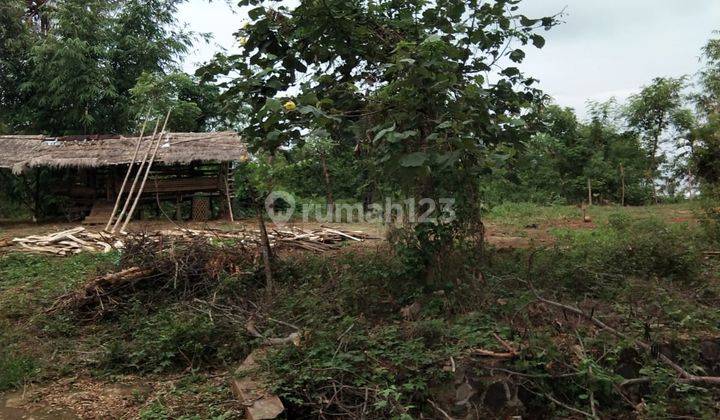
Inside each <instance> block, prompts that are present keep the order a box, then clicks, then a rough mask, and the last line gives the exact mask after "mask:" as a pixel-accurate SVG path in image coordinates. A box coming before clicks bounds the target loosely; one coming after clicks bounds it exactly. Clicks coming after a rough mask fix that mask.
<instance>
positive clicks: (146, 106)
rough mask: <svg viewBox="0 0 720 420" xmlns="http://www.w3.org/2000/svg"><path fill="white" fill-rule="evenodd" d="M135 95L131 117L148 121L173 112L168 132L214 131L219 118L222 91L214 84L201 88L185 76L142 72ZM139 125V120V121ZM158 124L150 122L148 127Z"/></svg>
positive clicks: (133, 91) (176, 73)
mask: <svg viewBox="0 0 720 420" xmlns="http://www.w3.org/2000/svg"><path fill="white" fill-rule="evenodd" d="M130 95H131V96H132V105H131V110H132V111H131V114H132V115H136V116H138V118H139V119H140V120H141V121H143V122H144V121H145V115H144V114H143V113H146V114H150V115H153V116H158V115H159V116H162V115H163V114H164V113H166V112H167V110H169V109H172V114H171V116H170V120H169V121H168V127H167V129H168V130H170V131H180V132H200V131H205V130H207V129H211V128H213V125H215V124H217V123H218V121H216V120H215V119H216V118H217V115H219V113H220V111H219V109H218V103H217V97H218V95H219V92H218V90H217V88H216V87H214V86H211V85H201V84H200V83H199V82H198V81H197V80H195V78H193V77H192V76H189V75H187V74H185V73H179V72H173V73H170V74H163V73H147V72H145V73H142V74H141V75H140V77H139V78H138V79H137V83H136V84H135V86H133V87H132V89H130ZM138 123H139V121H138ZM154 123H155V121H153V119H150V120H149V121H148V125H149V126H150V127H152V126H153V124H154Z"/></svg>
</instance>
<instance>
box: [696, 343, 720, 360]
mask: <svg viewBox="0 0 720 420" xmlns="http://www.w3.org/2000/svg"><path fill="white" fill-rule="evenodd" d="M700 356H701V357H702V359H703V360H704V361H706V362H717V361H718V360H720V344H718V343H717V342H716V341H710V340H705V341H703V342H702V343H700Z"/></svg>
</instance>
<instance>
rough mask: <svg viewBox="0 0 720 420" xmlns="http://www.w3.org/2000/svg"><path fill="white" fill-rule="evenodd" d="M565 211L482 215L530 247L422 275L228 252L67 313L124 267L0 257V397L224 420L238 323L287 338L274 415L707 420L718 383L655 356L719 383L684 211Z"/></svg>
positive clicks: (706, 252)
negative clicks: (267, 268)
mask: <svg viewBox="0 0 720 420" xmlns="http://www.w3.org/2000/svg"><path fill="white" fill-rule="evenodd" d="M578 211H579V209H577V208H571V207H562V208H539V207H536V206H530V205H508V206H503V207H500V208H495V209H493V210H492V211H491V212H490V213H489V214H488V217H487V219H486V220H487V221H488V224H489V226H490V229H489V230H490V231H491V234H492V231H493V229H495V231H496V232H503V234H505V235H515V236H519V237H521V236H522V235H526V236H530V237H532V236H533V235H539V234H538V231H539V232H541V235H542V238H543V239H549V240H547V241H546V242H541V241H534V240H530V241H528V242H526V243H524V245H523V246H522V247H508V246H505V244H499V245H498V244H496V245H495V246H490V247H489V248H488V249H487V250H486V253H485V258H484V260H482V261H478V260H477V259H476V258H475V257H471V256H470V254H469V253H465V252H464V251H462V250H458V251H455V252H452V253H450V254H448V255H447V256H446V258H444V264H445V265H444V266H443V267H441V268H440V269H436V270H435V271H434V274H433V275H431V276H430V275H427V272H425V270H424V268H422V267H419V266H418V265H417V264H415V261H416V260H414V259H413V255H412V250H403V249H390V247H389V245H388V244H386V243H384V242H382V243H376V244H373V245H366V246H361V247H348V248H346V249H342V250H339V251H335V252H332V253H329V254H322V255H311V254H296V253H293V254H289V255H288V254H281V255H280V256H279V258H278V261H277V268H276V273H275V275H276V281H277V287H276V290H275V291H274V293H272V294H271V295H268V294H267V293H266V292H265V290H263V285H264V279H263V275H262V270H261V269H260V267H258V266H257V264H255V263H253V262H252V261H251V260H243V261H242V262H240V263H237V264H235V263H234V264H230V265H227V264H226V265H223V266H222V267H224V270H220V272H218V270H217V266H214V267H215V268H214V270H213V272H212V275H210V274H208V276H207V278H212V281H207V280H205V279H204V280H202V281H203V287H199V288H195V289H193V291H192V293H187V292H182V293H180V292H178V291H177V288H178V286H177V284H178V283H177V278H175V279H170V278H167V276H165V277H160V278H156V279H153V280H151V283H144V284H138V285H136V286H134V287H132V288H129V289H127V290H123V291H122V293H120V294H118V295H116V296H113V301H112V307H101V306H103V305H102V304H99V305H97V307H95V308H87V307H86V308H84V309H83V311H82V312H79V311H61V312H58V313H47V312H46V309H47V308H49V307H51V306H52V304H53V302H55V300H56V299H57V297H58V296H61V295H63V294H65V293H67V292H68V291H72V290H75V289H76V288H77V287H79V286H80V285H82V284H83V283H84V282H85V281H86V280H87V279H89V278H91V277H93V276H95V275H97V274H104V273H107V272H111V271H114V270H116V269H117V268H119V267H121V266H123V265H124V264H128V263H133V262H135V263H137V262H138V261H137V260H136V261H127V259H128V256H120V255H118V254H110V255H105V256H92V255H78V256H74V257H69V258H64V259H59V258H50V257H41V256H32V255H27V254H9V255H4V256H0V391H5V392H8V393H10V394H11V395H16V394H17V393H18V392H21V391H22V390H24V392H25V395H26V397H25V399H24V401H26V407H25V408H27V409H28V410H32V409H33V404H36V405H38V406H43V405H45V406H44V407H43V409H47V408H48V407H47V405H48V404H50V405H52V406H53V407H61V408H63V409H64V410H65V411H67V410H69V411H70V412H72V413H73V415H74V416H77V417H80V418H92V417H93V416H97V415H98V413H100V415H105V416H112V417H126V418H136V417H140V418H146V419H162V418H188V419H189V418H218V419H220V418H235V417H237V416H238V415H239V414H240V413H241V411H242V408H243V407H242V406H241V405H240V404H238V403H237V402H236V401H234V400H233V399H232V397H231V395H230V392H229V387H228V386H227V381H228V380H229V378H230V377H231V375H232V372H233V369H234V368H235V367H237V365H238V364H239V363H240V362H241V361H242V360H243V359H244V358H245V357H246V356H247V355H248V354H249V353H250V352H251V351H253V350H254V349H257V348H259V347H261V346H263V342H262V341H263V340H262V339H258V338H255V337H253V336H251V335H249V334H247V333H246V328H245V327H246V325H247V322H248V321H249V320H251V321H252V322H253V323H254V325H255V326H256V328H257V329H258V330H259V331H261V332H262V334H263V335H265V336H266V337H284V336H286V335H288V334H289V333H291V332H296V331H298V330H299V332H301V335H302V338H301V344H300V346H297V347H296V346H292V345H288V346H278V347H274V348H272V349H271V350H270V351H269V352H268V353H267V356H266V357H265V358H264V359H263V360H262V361H261V366H262V374H263V375H264V376H265V378H266V380H267V381H268V385H269V386H270V387H271V389H272V390H273V391H275V392H276V393H277V394H278V395H279V396H280V397H281V398H282V399H283V402H284V403H285V405H286V407H287V409H288V416H289V417H290V418H316V417H324V418H331V417H365V418H418V417H421V416H424V417H425V418H441V417H445V416H446V415H447V416H452V417H463V416H467V415H471V416H476V417H478V418H488V417H489V418H502V417H505V416H508V415H523V416H524V417H528V418H553V417H569V418H582V417H584V416H597V417H603V418H638V417H641V418H656V417H668V416H676V417H685V418H690V417H692V418H717V416H718V415H719V414H720V405H719V403H718V401H720V400H719V399H718V397H719V396H720V394H719V393H718V389H716V388H713V387H707V386H700V385H698V384H692V383H687V382H686V381H682V380H680V379H679V378H678V376H677V374H676V373H675V372H674V371H673V370H672V369H670V368H669V367H668V366H667V365H666V364H663V363H662V362H661V361H659V359H658V355H659V354H664V355H666V356H667V357H670V358H671V359H672V360H674V361H675V362H677V363H678V364H679V365H681V366H683V367H684V368H685V369H686V370H688V371H690V372H691V373H693V374H696V375H720V313H718V311H717V307H718V306H719V305H720V281H719V280H718V270H719V269H720V261H718V260H717V258H720V257H718V256H717V255H716V254H715V253H713V252H712V251H715V250H716V244H715V243H713V242H712V241H711V240H709V239H708V238H707V237H706V236H705V234H704V232H703V230H702V229H701V227H700V225H698V224H697V223H696V222H695V218H694V213H693V208H692V207H691V205H688V204H683V205H673V206H659V207H653V208H636V209H628V208H610V207H608V208H604V207H593V208H592V209H591V210H590V212H591V213H590V214H591V216H592V218H593V221H592V226H587V224H585V223H584V222H582V220H580V221H579V222H578V219H579V218H578ZM531 239H532V238H531ZM228 246H230V247H231V246H232V245H228V244H224V245H222V246H220V245H218V247H217V252H218V253H222V252H224V250H225V247H228ZM178 252H183V251H182V250H179V251H178ZM188 252H193V253H197V252H196V250H188ZM207 252H213V250H212V249H210V250H209V251H207ZM140 254H141V253H140ZM223 261H224V260H223ZM187 278H188V279H191V280H192V279H193V278H195V277H193V276H188V277H187ZM418 279H423V280H422V281H421V280H418ZM198 281H199V280H198ZM538 295H539V296H542V297H544V298H546V299H551V300H554V301H557V302H562V303H564V304H566V305H571V306H575V307H579V308H581V309H582V310H583V311H585V313H586V314H589V315H592V316H593V317H595V318H597V319H601V320H602V321H603V322H605V323H607V324H609V325H611V326H612V327H613V328H615V329H617V330H620V331H621V332H623V333H624V334H626V336H627V338H629V339H627V338H618V337H617V336H614V335H612V334H610V333H608V332H607V331H603V330H601V329H599V328H597V327H596V326H595V325H593V324H592V323H591V322H588V320H587V319H586V318H584V317H581V316H578V315H577V314H573V313H572V312H568V311H563V310H561V309H558V308H557V307H554V306H552V305H547V304H544V303H542V302H540V301H539V300H538ZM93 313H95V314H98V313H99V314H101V315H102V316H99V317H89V316H88V315H93ZM634 340H641V341H643V342H647V343H648V344H650V345H651V351H650V352H645V351H643V350H641V349H639V348H638V347H637V346H636V345H634V343H633V341H634ZM507 353H511V354H509V355H508V354H507ZM489 354H492V355H495V356H492V355H490V356H488V355H489ZM628 379H635V381H634V382H632V381H631V382H628V381H627V380H628ZM1 401H2V397H0V402H1ZM1 405H2V404H0V406H1ZM103 410H104V411H103Z"/></svg>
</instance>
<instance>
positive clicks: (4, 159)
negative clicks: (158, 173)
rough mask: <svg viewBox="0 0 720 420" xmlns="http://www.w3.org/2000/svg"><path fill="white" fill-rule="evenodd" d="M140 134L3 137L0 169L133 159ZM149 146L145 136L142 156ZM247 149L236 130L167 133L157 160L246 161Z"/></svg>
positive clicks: (0, 139) (104, 163)
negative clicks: (125, 135) (124, 135)
mask: <svg viewBox="0 0 720 420" xmlns="http://www.w3.org/2000/svg"><path fill="white" fill-rule="evenodd" d="M137 141H138V138H137V137H123V136H74V137H45V136H0V168H9V169H12V171H13V172H14V173H16V174H20V173H22V172H24V171H25V170H27V169H28V168H35V167H40V166H49V167H56V168H67V167H76V168H97V167H101V166H111V165H123V164H128V163H130V162H131V160H132V157H133V153H134V152H135V147H136V145H137ZM149 146H150V139H149V138H147V137H145V138H143V140H142V144H141V146H140V153H139V156H140V157H139V159H142V157H143V155H144V153H145V150H147V148H148V147H149ZM247 157H248V154H247V148H246V147H245V144H244V143H243V142H242V141H241V140H240V137H239V136H238V135H237V133H235V132H233V131H228V132H221V133H168V134H167V137H164V138H163V140H162V143H161V145H160V148H159V149H158V154H157V157H156V158H155V161H156V162H158V163H164V164H175V163H190V162H193V161H204V162H208V161H212V162H230V161H244V160H247Z"/></svg>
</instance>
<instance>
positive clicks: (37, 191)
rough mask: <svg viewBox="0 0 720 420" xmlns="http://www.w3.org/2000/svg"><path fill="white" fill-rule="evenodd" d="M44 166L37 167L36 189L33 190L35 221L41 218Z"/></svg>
mask: <svg viewBox="0 0 720 420" xmlns="http://www.w3.org/2000/svg"><path fill="white" fill-rule="evenodd" d="M41 171H42V168H37V169H35V191H34V192H33V221H34V222H35V223H37V222H38V221H39V220H40V172H41Z"/></svg>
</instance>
